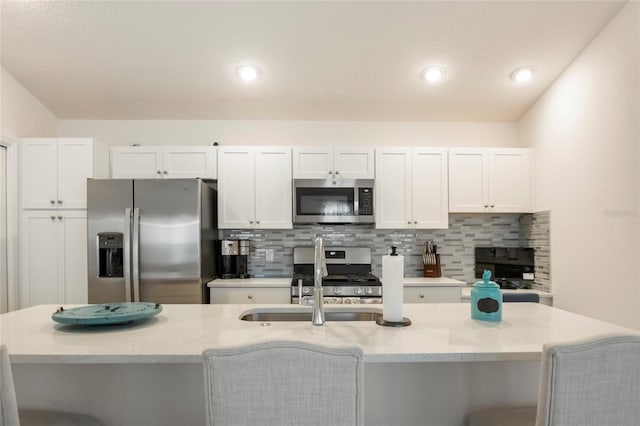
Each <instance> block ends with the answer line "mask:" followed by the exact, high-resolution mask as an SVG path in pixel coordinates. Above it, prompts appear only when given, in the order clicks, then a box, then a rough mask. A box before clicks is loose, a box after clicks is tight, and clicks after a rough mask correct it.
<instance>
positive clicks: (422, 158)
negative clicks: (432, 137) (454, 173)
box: [411, 148, 449, 229]
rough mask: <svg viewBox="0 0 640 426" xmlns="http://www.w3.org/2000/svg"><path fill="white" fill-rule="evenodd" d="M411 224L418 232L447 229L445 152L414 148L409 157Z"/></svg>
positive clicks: (447, 203) (447, 196)
mask: <svg viewBox="0 0 640 426" xmlns="http://www.w3.org/2000/svg"><path fill="white" fill-rule="evenodd" d="M411 159H412V161H411V177H412V179H411V200H412V212H413V225H414V227H415V228H421V229H446V228H448V227H449V194H448V191H449V187H448V185H447V175H448V173H447V150H446V149H437V148H413V150H412V155H411Z"/></svg>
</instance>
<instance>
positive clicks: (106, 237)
mask: <svg viewBox="0 0 640 426" xmlns="http://www.w3.org/2000/svg"><path fill="white" fill-rule="evenodd" d="M123 237H124V236H123V234H122V233H121V232H101V233H99V234H98V265H99V270H98V276H99V277H102V278H109V277H114V278H121V277H123V276H124V268H123V261H124V252H123V247H124V246H123Z"/></svg>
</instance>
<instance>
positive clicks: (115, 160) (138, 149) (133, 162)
mask: <svg viewBox="0 0 640 426" xmlns="http://www.w3.org/2000/svg"><path fill="white" fill-rule="evenodd" d="M162 170H163V169H162V149H161V148H157V147H155V148H154V147H142V146H134V147H129V146H125V147H120V146H117V147H112V148H111V177H112V178H123V179H138V178H161V177H162Z"/></svg>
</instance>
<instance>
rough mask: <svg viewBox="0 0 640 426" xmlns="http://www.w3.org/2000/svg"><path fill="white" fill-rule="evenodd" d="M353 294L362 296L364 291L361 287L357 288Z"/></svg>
mask: <svg viewBox="0 0 640 426" xmlns="http://www.w3.org/2000/svg"><path fill="white" fill-rule="evenodd" d="M353 293H354V294H362V289H361V288H360V287H356V288H355V289H354V290H353Z"/></svg>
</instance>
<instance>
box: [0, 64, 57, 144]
mask: <svg viewBox="0 0 640 426" xmlns="http://www.w3.org/2000/svg"><path fill="white" fill-rule="evenodd" d="M0 89H1V90H0V135H2V138H3V139H5V138H11V139H17V138H25V137H52V136H53V137H55V136H56V133H57V129H58V119H57V118H56V117H55V116H54V115H53V114H52V113H51V111H49V110H48V109H47V107H45V106H44V105H43V104H42V102H40V101H39V100H38V99H37V98H36V97H35V96H33V95H32V94H31V92H29V91H28V90H27V89H25V88H24V86H22V84H20V82H18V81H17V80H16V79H15V78H13V76H12V75H11V74H9V72H7V70H5V69H4V67H2V74H1V76H0Z"/></svg>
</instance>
